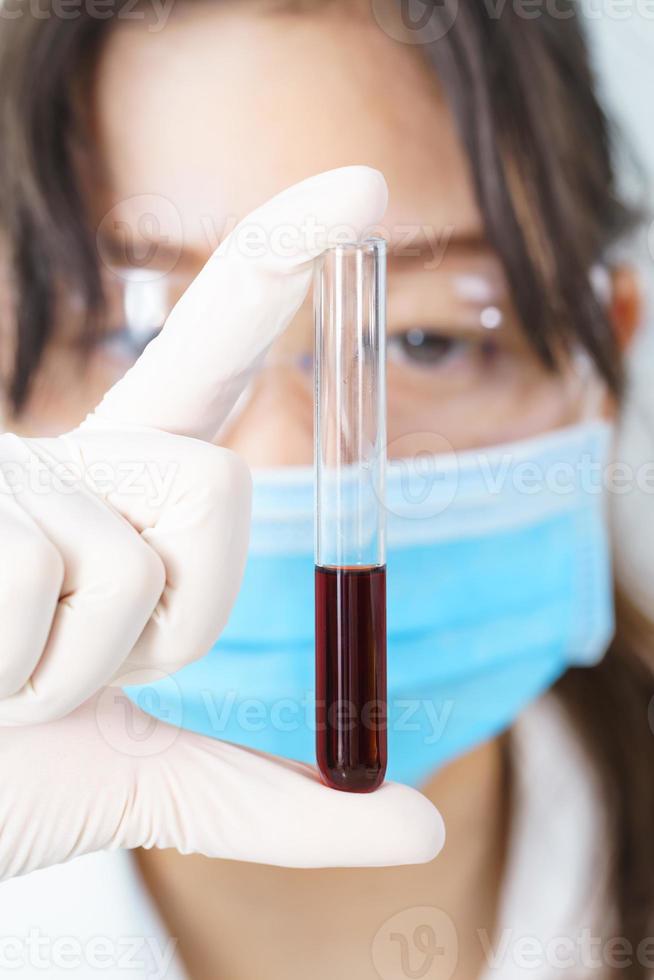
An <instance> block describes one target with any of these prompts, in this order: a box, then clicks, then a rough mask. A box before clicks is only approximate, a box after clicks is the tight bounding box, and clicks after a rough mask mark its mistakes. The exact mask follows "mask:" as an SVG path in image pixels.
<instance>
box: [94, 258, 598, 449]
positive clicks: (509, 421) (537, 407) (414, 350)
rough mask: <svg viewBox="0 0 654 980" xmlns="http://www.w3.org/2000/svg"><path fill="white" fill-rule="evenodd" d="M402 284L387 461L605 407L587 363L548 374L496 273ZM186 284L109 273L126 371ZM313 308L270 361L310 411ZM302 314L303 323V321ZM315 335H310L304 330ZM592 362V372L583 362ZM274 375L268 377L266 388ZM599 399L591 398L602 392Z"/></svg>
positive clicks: (112, 333)
mask: <svg viewBox="0 0 654 980" xmlns="http://www.w3.org/2000/svg"><path fill="white" fill-rule="evenodd" d="M398 280H399V282H400V285H394V284H393V280H392V277H391V276H390V275H389V303H388V335H387V406H388V408H387V412H388V415H387V430H388V455H389V457H399V456H409V455H415V454H416V453H419V452H421V451H426V452H430V453H431V452H434V451H437V452H447V451H452V450H463V449H473V448H477V447H484V446H492V445H497V444H501V443H504V442H511V441H514V440H517V439H521V438H528V437H529V436H532V435H538V434H539V433H542V432H546V431H548V430H550V429H553V428H557V427H561V426H564V425H568V424H572V423H574V422H575V421H577V420H578V419H579V418H580V417H582V416H583V415H584V414H588V406H589V404H594V405H596V404H597V403H598V397H597V389H598V385H599V383H598V381H597V379H596V378H595V375H594V372H593V371H592V369H590V370H589V369H588V363H587V359H585V360H584V359H583V358H580V357H578V356H573V357H569V358H567V359H562V369H561V370H560V371H558V372H553V371H550V370H548V369H547V368H546V367H545V366H544V365H543V364H542V362H541V361H540V360H539V358H538V357H537V355H536V354H535V353H534V351H533V349H532V348H531V347H530V345H529V343H528V342H527V339H526V337H525V332H524V330H523V328H522V325H521V324H520V322H519V320H518V318H517V316H516V313H515V311H514V310H513V308H512V305H511V303H510V302H509V301H508V299H507V294H508V290H507V289H506V287H505V285H504V284H503V283H501V282H498V275H497V273H493V275H491V276H489V277H488V278H487V279H485V278H484V277H483V276H480V275H479V273H478V271H477V270H476V269H470V270H467V269H466V267H465V264H463V266H462V264H461V263H460V262H459V263H457V266H456V268H448V266H447V263H443V264H442V266H441V267H439V269H438V270H435V271H434V270H432V271H424V272H421V273H420V276H419V277H418V276H416V277H415V280H413V281H411V282H410V283H407V285H406V287H405V288H404V287H402V285H401V277H398ZM187 286H188V281H186V280H184V279H183V278H182V277H177V276H175V275H170V274H169V275H153V274H152V273H148V275H147V276H139V274H138V271H137V272H136V273H134V272H133V271H132V270H128V271H126V272H125V274H124V275H122V274H121V275H119V276H116V275H112V283H111V290H110V291H109V298H110V314H111V315H110V321H111V325H110V326H109V327H108V329H107V332H106V335H105V341H104V343H105V345H106V350H107V351H108V352H109V353H111V354H112V355H116V354H118V355H119V356H120V358H121V359H122V360H123V361H124V363H125V366H129V363H131V362H132V361H134V360H136V358H137V357H138V356H139V355H140V353H141V352H142V351H143V349H144V348H145V346H146V345H147V344H148V343H149V341H150V340H151V339H152V338H153V337H154V336H155V335H156V334H157V333H158V332H159V330H160V329H161V328H162V326H163V324H164V322H165V320H166V318H167V316H168V314H169V313H170V311H171V310H172V308H173V306H174V305H175V303H176V301H177V299H179V297H180V296H181V294H182V293H183V292H184V289H185V288H186V287H187ZM311 317H312V314H311V309H310V306H309V304H307V305H306V306H305V307H303V308H302V310H300V313H299V314H298V322H297V324H296V325H295V326H297V331H296V333H297V335H298V336H300V335H301V337H302V338H303V339H302V340H301V342H300V343H297V342H295V341H294V342H293V344H292V346H290V345H289V337H290V335H291V334H292V333H293V331H294V330H295V326H294V327H292V328H291V331H289V332H288V333H287V335H285V336H284V337H282V338H281V340H280V342H279V345H278V346H277V347H274V348H273V350H272V351H271V352H270V354H269V356H268V360H267V361H266V368H265V370H267V371H277V372H279V371H281V372H284V373H285V374H287V375H288V379H289V382H290V381H291V380H292V381H293V392H294V411H297V410H298V403H297V396H298V386H299V389H300V390H302V391H303V392H304V402H303V408H302V410H303V411H306V414H307V419H310V418H311V414H312V410H313V409H312V396H313V388H312V376H313V350H312V343H311V337H312V331H311V328H310V323H311ZM303 318H304V320H305V321H306V322H303ZM305 327H306V328H307V329H304V328H305ZM582 361H583V363H584V365H585V366H584V367H583V370H580V364H581V362H582ZM264 381H265V379H263V378H262V379H261V383H264ZM593 393H594V394H593Z"/></svg>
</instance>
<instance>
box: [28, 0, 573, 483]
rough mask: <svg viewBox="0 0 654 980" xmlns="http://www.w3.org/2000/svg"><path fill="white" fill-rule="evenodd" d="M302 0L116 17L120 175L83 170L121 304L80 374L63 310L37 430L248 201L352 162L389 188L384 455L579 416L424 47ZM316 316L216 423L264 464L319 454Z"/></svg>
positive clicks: (82, 395)
mask: <svg viewBox="0 0 654 980" xmlns="http://www.w3.org/2000/svg"><path fill="white" fill-rule="evenodd" d="M300 6H301V7H302V9H300V10H295V11H289V10H287V9H285V6H283V5H280V4H279V3H271V2H268V0H263V2H261V0H245V2H243V0H240V2H216V0H213V2H204V0H195V2H190V0H189V2H187V3H178V4H177V5H176V7H175V9H174V11H173V14H172V16H171V17H170V19H169V20H168V22H167V23H166V24H165V26H164V27H163V28H161V29H159V30H154V27H155V25H154V23H152V24H148V22H147V20H146V21H144V20H140V19H136V20H124V21H122V22H120V23H119V25H118V26H117V28H116V29H115V30H114V31H113V33H112V34H111V35H110V36H109V40H108V43H107V44H106V47H105V49H104V51H103V54H102V57H101V59H100V62H99V66H98V71H97V83H96V87H95V93H94V97H93V103H92V124H93V132H94V139H95V140H96V142H97V148H98V152H99V157H100V160H101V161H102V163H103V165H104V170H105V175H106V177H105V180H104V181H103V183H102V186H100V184H99V181H98V179H97V178H96V177H94V176H93V175H91V179H90V181H89V194H90V198H91V205H92V212H93V217H94V221H95V223H96V225H97V228H98V247H99V251H100V255H101V257H102V270H103V275H104V277H105V280H106V283H107V288H108V292H109V295H110V299H111V304H110V305H111V313H110V315H109V316H108V318H107V321H108V322H107V325H106V332H105V334H104V335H103V337H102V338H101V341H100V343H98V344H97V346H96V347H95V349H94V351H93V354H92V356H91V359H90V360H88V358H87V363H86V368H85V370H84V371H83V372H80V363H79V360H78V358H79V356H80V355H78V354H77V353H76V351H77V343H76V337H75V331H74V330H73V329H72V328H69V327H68V326H67V325H66V324H63V325H62V327H61V330H60V333H59V335H58V338H57V341H56V343H54V344H53V347H52V349H51V351H50V352H49V354H48V357H47V360H46V365H45V367H44V370H43V372H42V377H41V379H40V381H39V384H38V385H37V387H36V390H35V392H34V395H33V397H32V399H31V402H30V404H29V406H28V408H27V410H26V412H25V415H24V417H23V419H22V420H21V426H22V429H23V431H38V432H43V431H57V430H64V429H66V428H68V427H70V426H71V425H74V424H75V423H76V422H78V421H79V420H80V419H81V418H82V417H83V416H84V414H85V413H86V412H87V411H89V410H90V409H92V408H93V406H94V405H95V403H96V402H97V401H98V400H99V399H100V398H101V396H102V394H103V393H104V391H105V390H106V389H107V388H108V387H109V386H110V385H111V384H112V383H113V381H114V380H116V379H117V377H119V376H120V374H121V373H123V371H124V370H125V369H126V367H127V366H128V365H129V363H130V358H133V357H134V356H135V351H136V350H137V349H138V346H139V344H140V343H142V342H143V338H147V337H148V336H150V334H151V331H152V330H153V329H157V328H158V327H159V326H160V325H161V322H162V320H163V318H164V315H165V311H166V309H168V308H169V307H170V305H171V303H172V302H173V301H174V298H175V297H176V296H177V295H179V293H180V292H181V291H182V290H183V289H184V288H185V287H186V285H188V283H189V282H190V281H191V279H192V278H193V276H194V275H195V274H196V273H197V272H198V271H199V269H200V268H201V266H202V265H203V263H204V262H205V261H206V259H207V258H208V256H209V255H210V254H211V252H212V251H213V249H214V248H215V247H216V245H217V244H218V242H219V241H220V240H221V239H222V238H223V237H224V236H225V235H226V234H228V233H229V231H230V229H231V228H233V227H234V225H235V223H236V222H237V221H238V220H239V219H240V218H242V217H243V216H244V215H246V214H247V213H248V212H249V211H251V210H252V209H253V208H255V207H256V206H258V205H259V204H261V203H262V202H263V201H265V200H266V199H267V198H269V197H270V196H272V195H273V194H275V193H276V192H278V191H279V190H281V189H282V188H284V187H286V186H288V185H289V184H292V183H294V182H296V181H298V180H301V179H302V178H304V177H307V176H309V175H311V174H314V173H317V172H319V171H321V170H327V169H330V168H332V167H339V166H343V165H346V164H359V163H365V164H368V165H370V166H373V167H377V168H378V169H380V170H381V171H382V172H383V173H384V174H385V176H386V179H387V181H388V184H389V190H390V206H389V211H388V213H387V216H386V219H385V222H384V229H383V233H384V234H385V235H386V236H387V237H388V238H389V266H388V289H389V296H388V333H389V338H388V355H389V360H388V406H389V408H388V412H389V414H388V429H389V452H390V454H391V455H406V454H409V453H412V452H414V451H416V450H418V449H421V448H427V449H429V450H435V451H443V450H444V449H445V450H447V449H449V448H454V449H462V448H469V447H473V446H481V445H489V444H493V443H498V442H503V441H508V440H511V439H515V438H520V437H522V436H528V435H531V434H535V433H538V432H542V431H545V430H547V429H549V428H553V427H556V426H557V425H561V424H564V423H565V422H567V421H570V420H571V418H573V417H574V413H575V412H576V411H577V409H578V404H577V402H578V394H579V386H575V385H570V384H568V383H567V381H566V380H565V379H563V378H554V377H552V376H551V375H548V374H547V373H546V372H545V370H544V369H543V368H542V367H541V366H540V364H539V363H538V361H537V360H536V358H535V357H534V355H533V354H532V353H531V351H530V350H529V348H528V346H527V344H526V342H525V339H524V337H523V334H522V330H521V326H520V324H519V322H518V320H517V317H516V315H515V313H514V311H513V309H512V306H511V303H510V301H509V298H508V295H507V288H506V284H505V281H504V277H503V274H502V272H501V269H500V266H499V263H498V261H497V259H496V257H495V256H494V254H493V252H492V251H491V249H490V248H489V247H488V245H487V244H486V242H485V240H484V232H483V227H482V224H481V219H480V215H479V211H478V209H477V206H476V203H475V200H474V195H473V192H472V186H471V179H470V174H469V168H468V164H467V161H466V159H465V156H464V154H463V151H462V148H461V145H460V143H459V140H458V137H457V135H456V132H455V128H454V125H453V122H452V119H451V117H450V115H449V112H448V109H447V106H446V104H445V101H444V98H443V96H442V93H441V91H440V89H439V86H438V82H437V79H436V76H435V74H434V71H433V69H432V68H431V67H430V66H429V65H428V64H427V63H426V61H425V60H424V53H423V51H422V50H421V49H420V47H418V46H414V45H410V44H402V43H398V42H397V41H396V40H393V39H392V38H390V37H389V36H388V35H387V34H386V33H385V32H384V30H383V29H382V28H381V27H380V26H379V25H378V24H377V23H376V21H375V20H374V18H373V15H372V13H371V11H370V6H371V5H370V4H369V3H359V2H358V0H343V2H340V0H337V2H334V3H330V4H316V5H315V6H314V5H313V4H306V5H300ZM126 323H127V325H128V328H129V329H128V330H127V331H126V330H125V324H126ZM216 329H220V324H216ZM312 329H313V328H312V318H311V306H310V302H309V301H308V302H307V303H306V304H305V306H304V307H303V309H302V310H301V311H300V313H299V314H298V316H297V318H296V319H295V321H294V322H293V324H292V326H291V327H290V329H289V331H288V332H287V334H286V335H285V336H284V337H283V338H282V339H281V341H280V342H279V343H278V345H277V347H276V348H275V349H274V350H273V351H272V353H271V357H270V359H269V362H268V364H267V367H266V369H265V370H264V371H263V373H262V374H261V376H260V377H259V378H258V380H257V382H256V384H255V386H254V388H253V390H252V391H251V392H250V397H249V400H248V401H247V402H246V404H245V405H244V407H243V408H242V410H241V412H240V414H239V415H238V417H236V418H235V419H233V420H232V422H231V424H230V426H229V430H228V431H226V432H224V433H223V434H222V435H223V441H225V442H227V443H228V444H230V445H232V446H233V447H234V448H236V449H238V450H239V451H240V452H241V453H242V454H243V455H245V457H246V458H247V459H248V461H249V462H250V463H251V464H252V465H255V466H256V465H268V466H270V465H285V464H294V463H306V462H308V461H309V460H310V458H311V455H312V390H311V378H310V363H311V358H310V354H311V350H312ZM85 356H86V357H87V355H85ZM307 365H309V367H307Z"/></svg>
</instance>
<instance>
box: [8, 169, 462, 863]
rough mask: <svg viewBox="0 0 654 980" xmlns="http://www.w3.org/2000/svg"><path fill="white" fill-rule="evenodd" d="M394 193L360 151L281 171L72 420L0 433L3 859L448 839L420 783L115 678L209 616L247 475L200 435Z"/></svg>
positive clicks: (156, 658)
mask: <svg viewBox="0 0 654 980" xmlns="http://www.w3.org/2000/svg"><path fill="white" fill-rule="evenodd" d="M385 207H386V186H385V183H384V180H383V177H382V176H381V174H379V173H378V172H377V171H374V170H370V169H368V168H365V167H348V168H344V169H342V170H337V171H332V172H330V173H327V174H321V175H319V176H317V177H314V178H311V179H310V180H307V181H304V182H303V183H301V184H298V185H296V186H295V187H292V188H290V189H288V190H287V191H285V192H283V193H282V194H280V195H278V196H277V197H275V198H274V199H273V200H271V201H270V202H268V203H267V204H266V205H264V206H263V207H262V208H260V209H258V210H257V211H255V212H254V213H253V214H252V215H250V216H249V217H248V218H247V219H245V220H244V222H242V223H241V225H239V226H238V227H237V229H235V231H234V232H233V233H232V235H230V236H229V238H227V239H226V240H225V241H224V242H223V244H222V245H221V246H220V248H219V249H218V251H217V252H216V254H215V255H214V256H213V257H212V258H211V259H210V260H209V262H208V263H207V265H206V266H205V268H204V269H203V270H202V272H201V273H200V275H199V276H198V277H197V279H196V280H195V282H194V283H193V284H192V285H191V287H190V288H189V290H188V291H187V292H186V293H185V294H184V296H183V297H182V299H181V300H180V301H179V303H178V304H177V306H176V307H175V309H174V310H173V312H172V313H171V315H170V317H169V319H168V321H167V322H166V325H165V327H164V329H163V331H162V332H161V334H160V335H159V336H158V337H157V338H156V339H155V340H154V341H152V343H151V344H150V345H149V346H148V347H147V349H146V351H145V352H144V354H143V356H142V357H141V358H140V360H139V361H138V363H137V364H136V365H135V366H134V367H133V368H132V369H131V370H130V371H129V372H128V373H127V375H126V376H125V377H124V378H123V379H122V380H121V381H120V382H119V383H118V384H117V385H116V386H115V387H114V388H113V389H112V390H111V391H110V392H109V393H108V394H107V395H106V396H105V398H104V399H103V401H102V402H101V403H100V405H99V406H98V408H97V409H96V411H95V412H94V413H93V414H92V415H90V416H89V417H88V418H87V419H86V421H85V422H84V423H83V424H82V425H81V426H80V427H79V428H78V429H76V430H75V431H73V432H71V433H69V434H68V435H66V436H62V437H60V438H56V439H20V438H18V437H17V436H14V435H10V434H8V435H3V436H0V481H2V483H1V485H0V541H1V542H2V547H1V550H0V624H1V625H0V629H1V632H2V635H1V639H0V644H1V646H0V651H1V652H0V725H2V726H7V727H3V728H0V877H6V876H10V875H16V874H21V873H24V872H27V871H30V870H32V869H34V868H40V867H44V866H47V865H50V864H54V863H58V862H61V861H64V860H67V859H69V858H71V857H73V856H75V855H77V854H83V853H86V852H89V851H92V850H98V849H102V848H107V847H136V846H139V845H142V846H145V847H152V846H157V847H175V848H177V849H178V850H180V851H182V852H183V853H187V852H200V853H202V854H206V855H209V856H220V857H227V858H236V859H240V860H250V861H261V862H266V863H271V864H282V865H288V866H315V867H320V866H328V865H380V864H396V863H412V862H420V861H427V860H430V859H431V858H432V857H433V856H434V855H435V854H436V853H437V851H438V850H439V849H440V847H441V846H442V841H443V832H442V824H441V821H440V817H439V815H438V813H437V811H436V810H435V809H434V808H433V807H432V806H431V804H430V803H429V802H428V801H427V800H426V799H425V798H424V797H422V796H421V795H420V794H418V793H417V792H415V791H413V790H410V789H408V788H406V787H402V786H398V785H393V784H387V785H386V786H384V787H383V788H382V789H381V790H380V791H378V792H377V793H375V794H372V795H365V796H358V795H357V796H354V795H349V794H346V793H338V792H334V791H331V790H328V789H326V788H325V787H323V786H322V784H321V783H320V782H319V780H318V778H317V776H316V775H315V773H314V771H313V770H312V769H311V768H310V767H307V766H302V765H299V764H296V763H289V762H286V761H283V760H279V759H273V758H271V757H268V756H264V755H262V754H259V753H256V752H252V751H249V750H245V749H241V748H236V747H234V746H231V745H228V744H225V743H221V742H218V741H214V740H212V739H207V738H205V737H202V736H198V735H194V734H192V733H189V732H185V731H181V730H178V729H176V728H174V727H171V726H169V725H166V724H164V723H162V722H154V721H153V720H152V719H149V718H148V717H147V716H144V715H142V714H141V713H140V712H139V711H138V709H136V708H135V707H134V706H132V705H130V704H129V703H128V701H127V699H126V698H125V696H124V695H123V694H122V692H121V691H120V690H119V688H118V687H115V686H114V687H112V686H107V685H111V684H117V683H119V682H120V681H121V679H123V680H125V679H129V681H130V682H131V683H137V682H140V681H147V679H148V678H149V677H151V676H152V671H156V672H158V673H159V674H160V673H161V671H164V672H166V673H168V672H172V671H174V670H176V669H178V668H179V667H181V666H182V665H184V664H186V663H189V662H190V661H192V660H194V659H196V658H198V657H199V656H201V655H203V654H204V653H205V652H206V651H207V650H208V649H209V648H210V647H211V646H212V644H213V643H214V642H215V640H216V639H217V637H218V636H219V634H220V632H221V630H222V628H223V626H224V624H225V622H226V619H227V616H228V614H229V611H230V609H231V606H232V604H233V602H234V599H235V598H236V595H237V592H238V588H239V585H240V580H241V575H242V572H243V568H244V564H245V559H246V552H247V542H248V525H249V514H250V495H251V487H250V477H249V473H248V470H247V467H246V466H245V464H244V463H243V462H242V461H241V460H240V459H239V458H238V457H237V456H236V455H235V454H234V453H232V452H229V451H227V450H225V449H222V448H219V447H216V446H213V445H211V444H210V443H209V442H206V441H203V440H210V439H211V438H213V437H214V436H215V434H216V432H217V431H218V429H219V427H220V425H221V423H222V421H223V420H224V419H225V417H226V416H227V414H228V413H229V411H230V409H231V408H232V406H233V405H234V403H235V401H236V399H237V398H238V396H239V394H240V393H241V392H242V391H243V389H244V387H245V385H246V384H247V382H248V380H249V378H250V377H251V376H252V373H253V372H254V371H256V369H257V367H258V366H259V365H260V363H261V361H262V359H263V357H264V355H265V353H266V351H267V349H268V347H269V346H270V344H271V343H272V342H273V341H274V340H275V338H276V337H277V336H278V335H279V334H280V333H281V332H282V331H283V330H284V328H285V327H286V326H287V324H288V323H289V321H290V320H291V319H292V317H293V316H294V314H295V313H296V311H297V310H298V308H299V306H300V304H301V303H302V301H303V299H304V297H305V295H306V292H307V289H308V286H309V283H310V281H311V274H312V273H311V260H312V259H313V258H315V257H316V255H318V254H319V253H320V251H322V249H324V248H325V246H326V245H328V244H329V243H330V230H331V229H338V227H339V226H341V227H342V225H344V224H347V225H349V226H351V227H352V228H353V229H354V230H355V231H358V232H361V231H363V229H365V228H366V227H368V226H370V225H372V224H375V223H376V222H378V221H379V220H380V219H381V217H382V215H383V212H384V210H385ZM250 233H252V234H250ZM253 235H256V242H257V243H258V246H259V251H260V252H261V254H260V255H259V257H257V258H254V257H253V256H252V255H251V254H245V252H244V245H247V244H248V242H249V244H250V252H252V251H253V249H252V242H253V240H254V239H253ZM248 236H249V237H248ZM274 242H278V245H279V247H278V248H277V249H275V248H274V247H272V246H273V244H274ZM261 243H263V245H262V244H261ZM282 244H283V254H279V253H281V252H282V248H281V245H282ZM171 683H174V679H171ZM71 712H72V713H71ZM148 726H150V727H148ZM152 726H154V727H152ZM143 731H145V732H146V734H147V737H143V735H142V734H139V732H141V733H142V732H143Z"/></svg>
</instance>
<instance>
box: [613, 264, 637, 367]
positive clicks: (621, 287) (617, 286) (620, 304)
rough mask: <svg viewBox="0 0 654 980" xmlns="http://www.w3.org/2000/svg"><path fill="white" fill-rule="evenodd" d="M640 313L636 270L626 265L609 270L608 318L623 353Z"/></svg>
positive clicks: (629, 341) (635, 330)
mask: <svg viewBox="0 0 654 980" xmlns="http://www.w3.org/2000/svg"><path fill="white" fill-rule="evenodd" d="M642 311H643V298H642V294H641V289H640V284H639V282H638V274H637V273H636V270H635V269H633V268H632V267H631V266H628V265H618V266H615V267H614V268H613V269H612V270H611V298H610V300H609V317H610V320H611V323H612V324H613V329H614V331H615V336H616V339H617V341H618V345H619V347H620V350H621V351H623V352H624V351H626V350H627V348H628V347H629V345H630V344H631V342H632V340H633V338H634V336H635V334H636V333H637V330H638V327H639V325H640V322H641V314H642Z"/></svg>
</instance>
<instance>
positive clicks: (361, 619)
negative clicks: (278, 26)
mask: <svg viewBox="0 0 654 980" xmlns="http://www.w3.org/2000/svg"><path fill="white" fill-rule="evenodd" d="M385 301H386V243H385V241H384V240H383V239H380V238H371V239H368V240H366V241H362V242H355V243H352V244H343V245H338V246H336V247H334V248H331V249H329V250H327V251H326V252H325V253H324V254H323V255H322V256H321V258H320V259H319V260H318V262H317V264H316V273H315V283H314V312H315V331H316V343H315V403H314V413H315V419H314V420H315V493H316V496H315V511H316V519H315V624H316V755H317V761H318V768H319V770H320V773H321V775H322V778H323V780H324V782H325V783H327V785H328V786H331V787H332V788H333V789H339V790H346V791H349V792H353V793H366V792H370V791H372V790H374V789H376V788H377V787H378V786H379V785H380V784H381V783H382V782H383V779H384V773H385V771H386V753H387V749H386V727H387V706H386V564H385V562H386V554H385V508H384V479H385V468H386V366H385V346H386V310H385Z"/></svg>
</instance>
